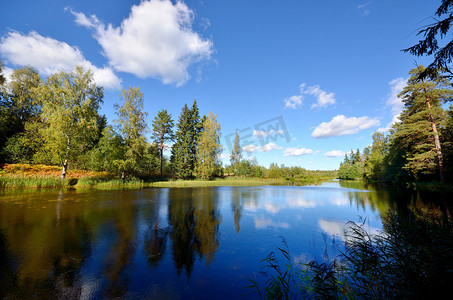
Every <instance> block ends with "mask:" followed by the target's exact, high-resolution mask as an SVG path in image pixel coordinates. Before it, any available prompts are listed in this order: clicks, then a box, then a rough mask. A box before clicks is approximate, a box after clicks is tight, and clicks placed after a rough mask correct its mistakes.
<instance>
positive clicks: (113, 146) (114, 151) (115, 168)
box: [89, 126, 126, 174]
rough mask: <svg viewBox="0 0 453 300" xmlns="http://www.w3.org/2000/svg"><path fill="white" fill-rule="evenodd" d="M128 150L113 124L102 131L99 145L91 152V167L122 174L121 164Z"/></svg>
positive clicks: (95, 169) (96, 169)
mask: <svg viewBox="0 0 453 300" xmlns="http://www.w3.org/2000/svg"><path fill="white" fill-rule="evenodd" d="M125 152H126V146H125V143H124V140H123V139H122V137H121V136H120V135H118V134H116V133H115V132H114V131H113V129H112V127H111V126H107V127H106V128H104V130H103V131H102V137H101V139H100V140H99V143H98V144H97V146H96V147H95V148H94V149H93V150H92V151H91V152H90V163H89V167H90V169H92V170H94V171H106V172H110V173H116V174H120V173H121V171H122V170H121V169H120V165H121V163H120V164H118V163H117V162H118V161H121V160H122V159H123V158H124V156H125Z"/></svg>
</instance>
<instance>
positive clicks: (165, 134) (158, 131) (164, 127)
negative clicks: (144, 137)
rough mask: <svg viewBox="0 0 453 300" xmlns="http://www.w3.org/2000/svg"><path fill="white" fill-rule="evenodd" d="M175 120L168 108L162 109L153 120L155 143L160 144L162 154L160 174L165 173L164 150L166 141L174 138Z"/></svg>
mask: <svg viewBox="0 0 453 300" xmlns="http://www.w3.org/2000/svg"><path fill="white" fill-rule="evenodd" d="M173 126H174V124H173V120H172V119H171V115H170V114H168V112H167V110H166V109H162V110H160V111H159V112H158V113H157V116H156V117H155V118H154V120H153V135H152V138H153V140H154V143H156V145H158V148H159V154H160V176H162V174H163V160H164V150H165V148H166V144H165V143H166V142H168V141H173V140H174V137H175V135H174V133H173Z"/></svg>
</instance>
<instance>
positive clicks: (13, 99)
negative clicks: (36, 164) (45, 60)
mask: <svg viewBox="0 0 453 300" xmlns="http://www.w3.org/2000/svg"><path fill="white" fill-rule="evenodd" d="M0 69H1V68H0ZM0 73H1V70H0ZM1 78H2V79H3V80H1V81H2V82H1V84H0V148H1V149H2V151H1V155H0V156H1V157H0V158H1V161H7V162H13V161H17V159H18V158H17V157H13V158H12V157H11V156H16V154H15V153H17V152H11V151H12V150H13V148H14V147H13V146H12V145H13V144H17V141H18V139H22V138H23V137H24V136H27V134H25V135H24V134H23V132H24V131H25V127H26V124H27V123H29V122H36V121H37V119H38V118H39V114H40V110H41V106H42V103H41V102H40V101H39V100H38V98H37V93H38V90H39V88H40V86H41V84H42V81H41V78H40V77H39V75H38V73H37V71H36V70H34V69H33V68H31V67H23V68H19V69H16V70H14V71H13V73H12V75H11V78H10V82H9V83H8V84H5V85H4V86H2V85H3V84H4V83H5V81H4V77H3V76H1ZM16 135H17V136H16ZM13 136H16V137H15V138H14V140H15V141H14V142H10V143H9V146H8V149H4V146H6V143H7V141H8V139H10V138H12V137H13ZM16 150H19V149H16ZM28 150H29V149H28ZM28 150H27V151H26V152H28ZM21 152H22V151H21ZM22 154H23V153H22ZM18 156H20V157H22V158H20V159H24V156H23V155H21V154H18Z"/></svg>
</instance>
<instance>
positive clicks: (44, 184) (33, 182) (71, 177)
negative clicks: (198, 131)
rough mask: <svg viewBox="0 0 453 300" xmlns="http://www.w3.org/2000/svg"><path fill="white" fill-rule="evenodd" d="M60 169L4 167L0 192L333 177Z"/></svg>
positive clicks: (261, 182)
mask: <svg viewBox="0 0 453 300" xmlns="http://www.w3.org/2000/svg"><path fill="white" fill-rule="evenodd" d="M60 172H61V170H60V168H58V167H51V166H44V165H28V164H16V165H3V166H2V169H1V171H0V189H1V190H2V191H14V190H41V189H45V190H56V189H58V190H61V189H70V188H71V189H102V190H109V189H110V190H115V189H140V188H184V187H215V186H263V185H285V186H291V185H296V186H301V185H310V184H319V183H321V182H323V181H329V180H332V179H334V178H335V176H332V174H333V173H332V174H325V173H324V174H319V173H318V172H317V171H307V173H308V174H307V176H305V177H304V178H297V177H291V178H255V177H253V178H251V177H233V176H232V177H225V178H215V179H213V180H200V179H189V180H181V179H178V180H175V179H164V180H162V179H159V178H151V179H149V180H140V179H127V180H121V179H118V178H116V177H115V176H114V175H113V174H108V173H105V172H91V171H80V170H72V171H69V172H68V175H67V177H66V178H65V179H61V178H60Z"/></svg>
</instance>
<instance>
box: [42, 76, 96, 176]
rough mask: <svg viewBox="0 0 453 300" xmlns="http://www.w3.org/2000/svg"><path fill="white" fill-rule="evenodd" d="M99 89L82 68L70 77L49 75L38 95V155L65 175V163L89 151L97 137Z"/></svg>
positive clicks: (91, 77)
mask: <svg viewBox="0 0 453 300" xmlns="http://www.w3.org/2000/svg"><path fill="white" fill-rule="evenodd" d="M102 98H103V92H102V88H101V87H98V86H96V84H95V83H94V80H93V75H92V73H91V71H85V70H84V69H83V68H82V67H76V69H75V70H74V71H72V72H70V73H67V72H64V71H61V72H59V73H56V74H53V75H51V76H50V77H49V78H48V79H47V83H46V84H45V85H44V86H43V87H42V88H41V89H40V91H39V99H40V101H42V103H43V107H42V118H43V119H45V120H46V124H47V126H46V127H45V128H44V129H43V137H44V145H43V149H42V150H41V152H44V153H45V154H46V157H47V158H49V159H51V163H53V164H60V165H63V173H62V176H64V175H65V172H66V167H67V163H68V161H75V160H77V158H78V157H79V156H80V154H81V153H86V151H88V150H89V147H88V146H89V145H90V141H91V140H92V139H93V138H95V137H97V136H98V135H99V128H98V120H99V119H100V118H101V117H100V116H99V113H98V112H99V108H100V104H101V103H102Z"/></svg>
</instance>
